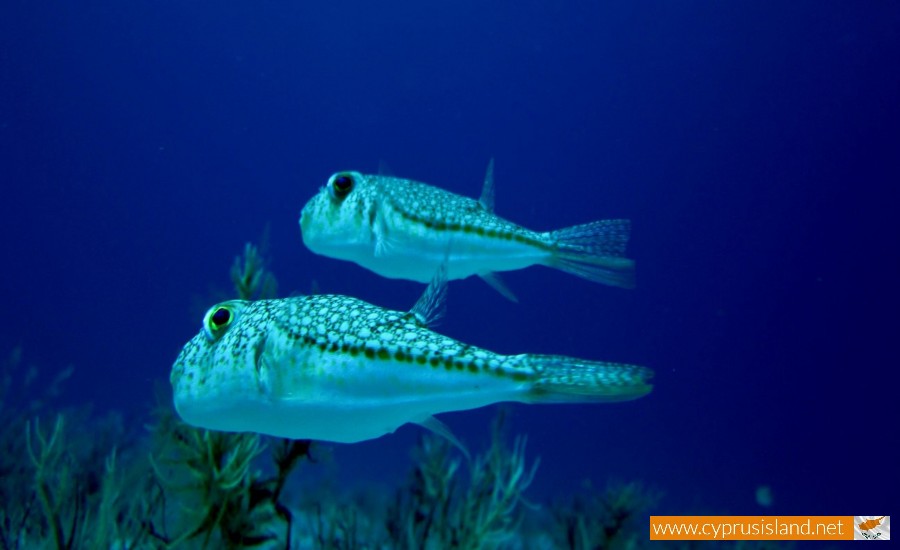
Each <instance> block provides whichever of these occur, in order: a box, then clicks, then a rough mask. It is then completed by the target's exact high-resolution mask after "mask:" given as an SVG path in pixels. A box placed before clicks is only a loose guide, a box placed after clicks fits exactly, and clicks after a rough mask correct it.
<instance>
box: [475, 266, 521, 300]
mask: <svg viewBox="0 0 900 550" xmlns="http://www.w3.org/2000/svg"><path fill="white" fill-rule="evenodd" d="M478 276H479V277H481V278H482V279H483V280H484V282H486V283H487V284H489V285H491V288H493V289H494V290H496V291H497V292H499V293H500V294H502V295H503V297H504V298H506V299H507V300H509V301H510V302H515V303H519V299H518V298H517V297H516V295H515V294H514V293H513V291H512V290H510V289H509V287H508V286H506V283H505V282H503V279H501V278H500V275H499V274H497V273H495V272H493V271H488V272H487V273H479V274H478Z"/></svg>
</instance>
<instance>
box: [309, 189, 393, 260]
mask: <svg viewBox="0 0 900 550" xmlns="http://www.w3.org/2000/svg"><path fill="white" fill-rule="evenodd" d="M377 185H378V182H377V177H373V176H365V175H363V174H360V173H359V172H337V173H336V174H334V175H332V176H331V177H330V178H329V179H328V184H327V185H325V186H324V187H323V188H322V189H320V190H319V192H318V193H317V194H316V195H315V196H314V197H313V198H311V199H310V200H309V202H307V203H306V205H305V206H304V207H303V211H302V212H301V213H300V232H301V233H302V235H303V244H305V245H306V247H307V248H309V249H310V250H312V251H313V252H315V253H316V254H321V255H323V256H329V257H332V258H339V259H344V260H351V261H352V260H354V259H356V258H357V257H358V256H359V255H360V254H369V255H370V254H372V252H373V250H374V248H375V235H374V226H375V219H376V215H377V212H378V206H379V201H378V198H379V197H378V195H379V194H378V188H377Z"/></svg>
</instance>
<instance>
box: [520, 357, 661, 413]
mask: <svg viewBox="0 0 900 550" xmlns="http://www.w3.org/2000/svg"><path fill="white" fill-rule="evenodd" d="M524 360H525V364H526V365H527V366H529V367H531V368H533V369H534V371H535V372H536V373H537V375H538V377H537V380H536V381H535V382H534V385H533V386H532V388H531V393H530V395H529V396H528V398H527V401H528V402H530V403H593V402H596V403H600V402H610V401H628V400H630V399H637V398H638V397H643V396H644V395H647V394H648V393H650V390H652V389H653V386H652V385H651V384H649V380H650V379H651V378H652V377H653V371H652V370H650V369H648V368H646V367H639V366H637V365H627V364H624V363H607V362H601V361H587V360H585V359H576V358H574V357H565V356H562V355H525V356H524Z"/></svg>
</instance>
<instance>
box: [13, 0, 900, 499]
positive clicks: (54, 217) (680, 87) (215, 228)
mask: <svg viewBox="0 0 900 550" xmlns="http://www.w3.org/2000/svg"><path fill="white" fill-rule="evenodd" d="M898 30H900V7H898V4H897V3H895V2H888V1H883V2H850V1H844V2H841V1H826V2H820V1H815V2H813V1H795V2H628V3H626V2H620V3H613V2H599V1H586V0H574V1H570V2H560V1H546V0H539V1H537V0H527V1H522V2H511V1H487V2H476V1H472V0H463V1H456V2H409V1H398V2H359V1H355V2H354V1H345V0H339V1H336V2H233V1H229V2H165V1H164V2H150V1H144V0H137V1H132V2H113V1H102V0H101V1H93V2H46V1H42V0H38V1H33V2H24V1H18V0H14V1H9V2H4V3H3V4H2V6H0V185H2V200H0V234H2V250H0V254H2V256H3V268H2V270H0V272H2V283H0V292H2V297H0V299H2V303H3V309H2V312H3V315H2V324H0V327H2V330H0V354H2V355H6V354H8V353H9V352H10V351H11V350H13V349H14V348H16V347H17V346H21V348H22V349H23V350H24V357H26V358H27V361H28V362H30V363H34V364H36V365H38V366H39V367H40V370H39V380H41V381H46V380H49V379H50V378H52V376H53V375H54V373H55V372H56V371H59V370H60V369H63V368H64V367H66V366H67V365H73V366H74V367H75V371H74V374H73V376H72V378H71V379H70V380H69V381H68V382H67V383H66V385H65V389H64V392H63V394H62V395H61V396H60V398H59V401H58V406H59V407H63V406H74V405H83V404H93V407H94V410H95V411H98V412H100V411H104V410H118V411H122V412H123V413H124V414H125V415H126V418H127V419H128V422H130V423H133V424H134V425H139V424H141V423H143V422H145V421H146V417H147V413H148V411H149V409H150V408H151V407H152V406H153V404H154V400H155V397H154V388H155V387H157V386H161V387H163V388H165V387H167V386H168V376H169V370H170V368H171V365H172V362H173V361H174V359H175V357H176V355H177V353H178V351H179V350H180V348H181V346H182V345H183V344H184V343H185V342H186V341H187V340H188V339H190V338H191V337H192V336H193V335H194V334H196V333H197V331H198V330H200V326H201V324H200V323H201V320H202V316H203V313H204V312H205V311H206V309H207V308H208V307H210V306H211V305H212V304H214V303H216V302H217V301H219V300H221V299H223V298H225V297H227V296H230V294H231V288H230V281H229V278H228V271H229V268H230V266H231V263H232V261H233V259H234V257H235V256H236V255H238V254H239V253H240V252H241V250H242V248H243V245H244V243H245V242H248V241H252V242H259V241H260V240H261V239H262V238H263V235H264V233H266V232H267V231H268V242H269V249H268V251H269V257H270V259H271V263H270V265H269V267H270V268H271V270H272V271H273V272H274V274H275V276H276V277H277V279H278V282H279V292H280V295H281V296H289V295H291V294H303V293H308V292H310V291H311V289H313V288H318V289H319V290H320V291H321V292H325V293H338V294H347V295H352V296H356V297H358V298H362V299H364V300H367V301H369V302H372V303H375V304H377V305H380V306H384V307H389V308H392V309H399V310H406V309H408V308H409V307H411V306H412V304H413V303H414V302H415V301H416V299H417V297H418V296H419V294H420V293H421V292H422V290H423V289H424V286H423V285H421V284H417V283H412V282H405V281H397V280H388V279H383V278H380V277H379V276H377V275H375V274H374V273H371V272H369V271H367V270H365V269H363V268H361V267H359V266H356V265H354V264H352V263H349V262H343V261H338V260H333V259H329V258H325V257H322V256H317V255H314V254H312V253H311V252H310V251H309V250H307V249H306V248H305V247H304V245H303V242H302V240H301V236H300V230H299V226H298V216H299V212H300V209H301V208H302V206H303V205H304V204H305V202H306V201H307V200H308V199H309V198H311V197H312V196H313V195H314V194H315V193H316V192H317V191H318V190H319V189H320V188H321V187H322V186H323V185H325V183H326V182H327V180H328V177H329V176H330V175H331V174H332V173H334V172H336V171H338V170H358V171H361V172H366V173H375V172H378V170H379V166H384V165H388V166H390V171H391V172H392V173H393V174H395V175H397V176H401V177H407V178H411V179H415V180H419V181H424V182H428V183H430V184H433V185H436V186H439V187H442V188H445V189H448V190H451V191H453V192H455V193H459V194H463V195H468V196H472V197H477V196H478V194H479V192H480V190H481V183H482V180H483V178H484V170H485V167H486V166H487V163H488V161H489V160H490V159H491V158H494V159H495V162H496V169H495V179H496V187H497V198H496V204H497V213H498V214H499V215H501V216H503V217H505V218H507V219H510V220H512V221H515V222H517V223H519V224H521V225H524V226H526V227H529V228H532V229H536V230H542V231H543V230H550V229H556V228H561V227H564V226H568V225H574V224H577V223H584V222H588V221H591V220H595V219H602V218H629V219H631V221H632V228H633V229H632V238H631V242H630V244H629V252H628V255H629V257H632V258H634V259H635V260H636V262H637V288H636V289H634V290H623V289H618V288H611V287H607V286H602V285H598V284H594V283H591V282H588V281H585V280H582V279H578V278H576V277H572V276H570V275H567V274H564V273H562V272H559V271H555V270H551V269H547V268H543V267H533V268H529V269H526V270H521V271H517V272H513V273H509V274H507V275H506V277H505V280H506V282H507V283H508V285H509V286H510V287H511V288H512V289H513V291H514V292H515V293H516V294H518V296H519V298H520V301H519V303H512V302H509V301H507V300H505V299H504V298H503V297H501V296H500V295H499V294H498V293H497V292H496V291H494V290H493V289H491V288H490V287H489V286H488V285H486V284H485V283H484V282H482V281H480V280H478V279H477V278H471V279H467V280H464V281H455V282H452V283H451V285H450V291H449V300H448V312H447V315H446V317H445V318H444V320H443V322H442V323H441V324H440V326H439V327H438V328H437V330H438V331H439V332H441V333H444V334H447V335H450V336H452V337H454V338H457V339H459V340H462V341H464V342H467V343H470V344H474V345H478V346H482V347H486V348H489V349H492V350H495V351H499V352H504V353H523V352H534V353H556V354H565V355H571V356H577V357H584V358H590V359H596V360H610V361H621V362H629V363H636V364H641V365H646V366H648V367H650V368H652V369H654V370H655V372H656V376H655V379H654V384H655V388H654V390H653V392H652V393H651V394H650V395H649V396H647V397H644V398H642V399H639V400H636V401H631V402H627V403H619V404H609V405H591V406H575V405H532V406H529V405H511V406H509V407H508V413H509V418H508V431H509V432H510V434H511V435H515V434H527V435H528V450H529V456H532V457H536V456H540V457H541V466H540V469H539V471H538V474H537V478H536V480H535V482H534V485H533V487H532V488H531V490H530V491H531V494H533V495H536V496H541V497H543V496H546V497H548V498H549V497H552V496H554V495H566V494H571V493H573V492H576V491H578V490H580V488H582V487H583V486H584V484H585V482H586V480H590V482H591V483H592V484H594V485H595V486H602V485H604V484H605V483H606V482H607V480H610V479H618V480H625V481H629V480H640V481H642V482H644V483H645V484H647V485H648V486H650V487H654V488H658V489H659V490H661V491H662V492H664V493H665V496H664V497H663V499H662V500H661V501H660V502H659V504H658V505H657V506H656V507H655V508H654V510H652V512H653V513H656V514H693V513H709V514H786V515H795V514H870V513H878V514H890V512H891V506H892V505H896V502H897V500H896V494H895V489H896V487H897V472H896V464H898V463H900V457H898V453H897V450H896V449H897V445H896V431H895V429H896V419H897V405H896V403H897V391H898V387H897V375H896V372H897V368H898V366H900V358H898V353H897V349H898V346H897V342H898V341H900V323H898V320H897V319H898V306H900V304H898V300H897V293H896V285H897V280H898V279H897V277H898V270H897V264H898V251H900V248H898V243H897V238H896V237H897V235H898V234H900V232H898V228H897V219H898V218H897V211H898V210H897V204H898V203H897V197H898V192H897V187H898V184H900V32H898ZM267 228H268V229H267ZM891 411H893V412H891ZM496 413H497V407H488V408H486V409H481V410H476V411H468V412H458V413H452V414H446V415H443V416H442V420H444V422H446V423H447V424H448V425H449V426H450V427H451V429H452V430H453V431H454V433H456V434H457V435H458V436H459V437H460V439H462V440H464V441H465V442H467V444H469V445H471V446H472V447H473V448H474V449H476V450H477V449H480V448H483V447H484V446H485V445H486V444H487V442H488V441H489V438H490V422H491V419H492V418H493V417H494V416H495V415H496ZM421 431H422V429H421V428H420V427H417V426H406V427H403V428H401V429H400V430H399V431H398V432H397V433H395V434H393V435H389V436H385V437H382V438H380V439H377V440H374V441H369V442H365V443H360V444H356V445H333V446H331V449H332V450H331V452H332V454H333V460H334V464H335V470H334V471H335V472H337V473H336V474H334V475H337V476H339V477H340V479H341V480H343V481H345V482H347V483H350V484H355V483H358V484H361V485H366V484H374V485H376V486H378V485H381V484H383V485H389V484H395V483H396V482H398V481H401V480H402V479H403V478H404V476H405V475H406V472H407V471H408V468H409V462H410V448H411V447H412V445H413V444H414V443H415V441H416V439H417V438H418V437H419V435H420V433H421ZM891 434H894V435H891ZM760 486H768V487H770V488H771V492H772V496H773V502H772V505H771V506H770V507H762V506H760V504H759V503H758V502H757V499H756V496H755V493H756V490H757V488H758V487H760Z"/></svg>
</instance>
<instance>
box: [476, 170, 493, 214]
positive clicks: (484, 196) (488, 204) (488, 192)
mask: <svg viewBox="0 0 900 550" xmlns="http://www.w3.org/2000/svg"><path fill="white" fill-rule="evenodd" d="M478 203H479V204H481V207H482V208H484V209H485V210H487V211H488V212H493V211H494V159H493V158H491V161H490V162H488V167H487V173H485V175H484V187H482V188H481V198H480V199H478Z"/></svg>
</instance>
